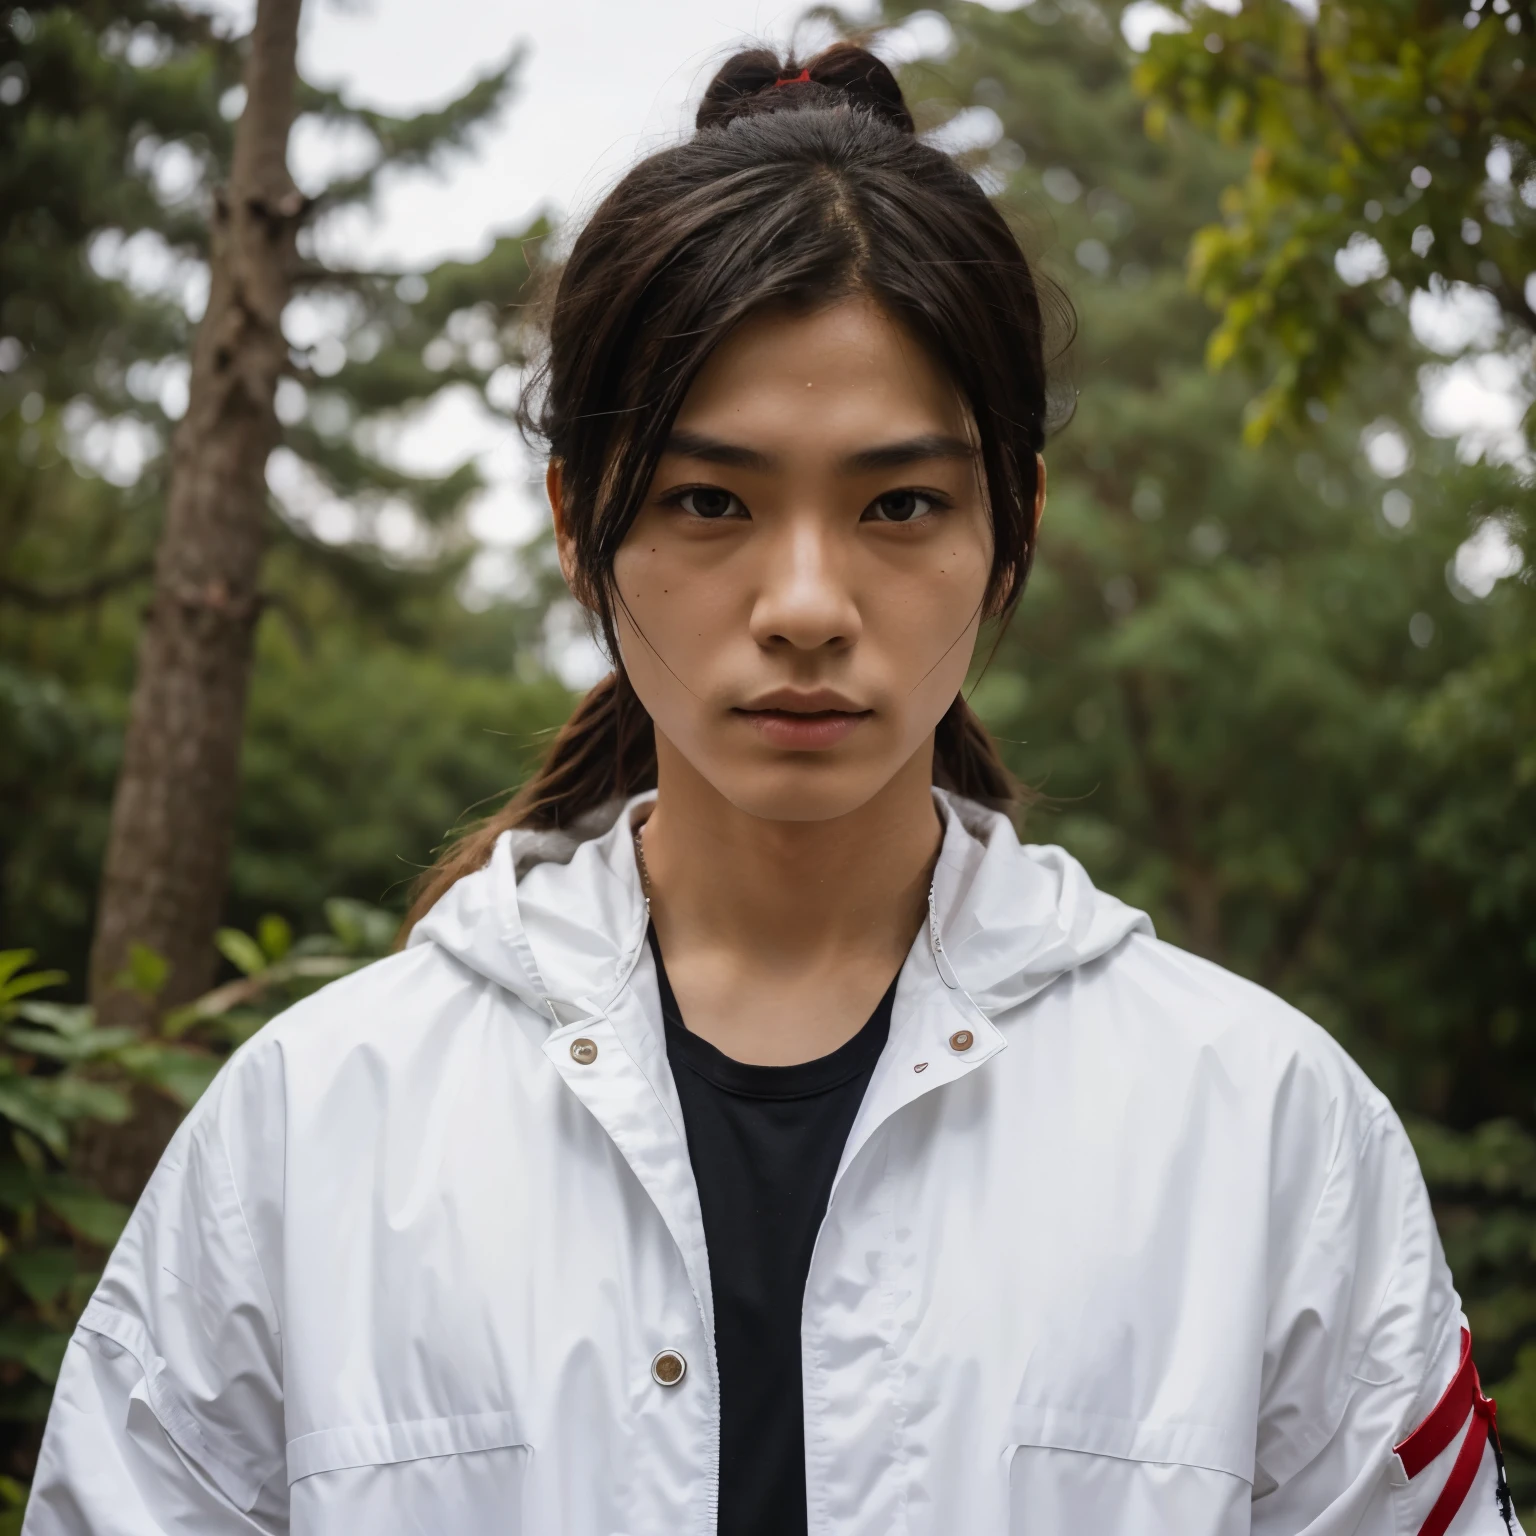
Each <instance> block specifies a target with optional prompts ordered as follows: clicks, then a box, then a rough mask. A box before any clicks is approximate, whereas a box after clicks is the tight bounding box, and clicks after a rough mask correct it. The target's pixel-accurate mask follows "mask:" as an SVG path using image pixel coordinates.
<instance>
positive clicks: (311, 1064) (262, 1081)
mask: <svg viewBox="0 0 1536 1536" xmlns="http://www.w3.org/2000/svg"><path fill="white" fill-rule="evenodd" d="M547 1028H548V1024H547V1022H541V1021H539V1020H537V1019H536V1018H535V1017H534V1016H533V1015H532V1014H531V1013H530V1011H529V1010H528V1009H527V1008H526V1007H525V1006H523V1005H522V1004H520V1003H518V1002H517V1001H516V999H514V998H513V997H512V996H511V995H510V994H508V993H507V992H505V991H504V990H503V989H502V988H501V987H499V986H497V985H496V983H495V982H493V981H491V980H489V979H488V978H486V977H484V976H481V975H479V974H477V973H476V972H474V971H472V970H470V969H469V968H468V967H467V966H465V965H463V964H461V963H460V962H459V961H457V960H455V959H454V958H453V957H452V956H450V955H448V954H445V953H444V952H443V951H442V950H441V949H440V948H439V947H438V946H437V945H435V944H423V945H417V946H413V947H412V948H409V949H406V950H403V951H401V952H400V953H398V954H394V955H390V956H388V957H386V958H385V959H382V960H376V961H374V962H373V963H372V964H370V965H367V966H364V967H363V968H362V969H360V970H357V971H354V972H353V973H352V974H350V975H348V976H344V977H342V978H340V979H339V980H337V981H333V982H331V983H330V984H329V985H327V986H325V987H322V988H321V989H320V990H319V991H317V992H315V993H313V994H312V995H311V996H309V997H307V998H305V999H303V1000H302V1001H301V1002H299V1003H297V1004H295V1005H294V1006H293V1007H291V1008H289V1009H287V1010H285V1011H284V1012H283V1013H280V1014H279V1015H278V1016H277V1017H276V1018H274V1019H272V1020H271V1021H270V1022H269V1023H267V1024H266V1025H264V1026H263V1027H262V1028H261V1029H260V1030H259V1031H258V1032H257V1033H256V1034H255V1035H254V1036H253V1037H252V1038H251V1039H250V1040H248V1041H247V1042H246V1043H245V1044H244V1045H243V1046H241V1047H240V1049H239V1050H238V1051H236V1052H235V1053H234V1054H233V1055H232V1056H231V1057H230V1059H229V1060H228V1061H227V1062H226V1063H225V1065H224V1067H223V1068H222V1069H221V1070H220V1072H219V1074H218V1075H217V1077H216V1078H215V1079H214V1081H213V1083H212V1085H211V1086H210V1087H209V1089H208V1091H207V1092H206V1093H205V1094H204V1095H203V1097H202V1098H201V1099H200V1100H199V1102H198V1104H197V1105H196V1106H195V1108H194V1109H193V1110H192V1112H191V1114H190V1115H189V1116H188V1119H187V1123H186V1124H185V1126H184V1127H183V1135H182V1136H180V1137H178V1143H179V1144H180V1145H182V1146H185V1147H186V1148H187V1150H188V1151H190V1150H191V1149H192V1148H193V1147H195V1146H200V1145H203V1144H206V1143H210V1142H212V1141H216V1142H217V1143H218V1144H219V1148H220V1153H221V1155H223V1156H227V1157H229V1158H230V1159H232V1160H233V1161H234V1163H235V1164H236V1168H237V1175H238V1176H240V1177H241V1178H242V1179H243V1178H244V1177H245V1176H246V1171H247V1170H249V1173H250V1176H251V1177H256V1176H258V1175H259V1174H260V1173H261V1170H262V1169H264V1168H266V1169H270V1168H273V1167H276V1168H278V1169H281V1167H282V1165H283V1160H284V1159H283V1148H284V1146H285V1145H288V1144H291V1132H292V1131H293V1130H294V1128H295V1127H298V1126H308V1127H310V1128H315V1127H323V1126H324V1125H326V1124H330V1125H333V1126H339V1125H342V1124H351V1125H353V1126H357V1125H360V1124H364V1123H367V1122H369V1121H370V1120H372V1119H374V1118H376V1117H378V1116H382V1115H393V1114H397V1113H398V1112H400V1111H401V1109H402V1108H403V1107H405V1106H406V1105H408V1104H410V1103H414V1102H419V1101H420V1100H421V1099H422V1098H423V1097H424V1096H430V1095H431V1094H432V1093H433V1092H434V1091H436V1090H437V1089H440V1088H441V1087H442V1086H443V1083H444V1080H445V1079H446V1078H449V1077H462V1076H465V1075H466V1074H467V1075H471V1076H472V1075H473V1074H474V1072H475V1070H476V1063H477V1062H479V1063H480V1064H481V1065H482V1066H483V1067H484V1068H485V1069H486V1070H494V1067H495V1064H496V1061H497V1059H498V1057H500V1056H504V1055H506V1053H507V1052H508V1051H513V1050H532V1049H535V1048H536V1037H537V1036H539V1035H540V1034H542V1032H543V1031H545V1030H547ZM178 1143H173V1146H172V1148H171V1149H170V1151H169V1152H168V1154H167V1155H168V1156H171V1155H173V1154H174V1153H175V1152H176V1151H177V1146H178Z"/></svg>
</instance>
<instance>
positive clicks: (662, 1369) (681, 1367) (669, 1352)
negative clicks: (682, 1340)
mask: <svg viewBox="0 0 1536 1536" xmlns="http://www.w3.org/2000/svg"><path fill="white" fill-rule="evenodd" d="M687 1374H688V1362H687V1361H686V1360H684V1359H683V1357H682V1356H681V1355H680V1354H678V1352H677V1351H676V1350H675V1349H664V1350H662V1352H661V1353H660V1354H659V1355H657V1356H656V1358H655V1359H654V1360H652V1361H651V1380H652V1381H654V1382H655V1383H656V1385H657V1386H658V1387H675V1386H676V1385H677V1384H678V1382H680V1381H681V1380H682V1379H683V1377H684V1376H686V1375H687Z"/></svg>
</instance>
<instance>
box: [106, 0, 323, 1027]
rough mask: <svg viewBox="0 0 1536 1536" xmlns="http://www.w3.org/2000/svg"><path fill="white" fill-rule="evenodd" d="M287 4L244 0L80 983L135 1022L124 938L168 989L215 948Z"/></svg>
mask: <svg viewBox="0 0 1536 1536" xmlns="http://www.w3.org/2000/svg"><path fill="white" fill-rule="evenodd" d="M301 3H302V0H259V3H258V5H257V8H256V21H255V26H254V27H253V29H252V32H251V36H250V39H249V42H248V45H247V55H246V67H245V108H244V111H243V112H242V113H241V114H240V119H239V122H238V123H237V125H236V128H235V139H234V157H233V162H232V165H231V169H230V176H229V182H228V184H227V187H224V188H220V189H219V191H218V192H217V193H216V195H215V199H214V208H213V238H212V243H211V247H210V252H209V275H210V285H209V294H208V308H207V312H206V313H205V315H204V317H203V320H202V323H201V325H200V326H199V327H198V332H197V340H196V343H195V345H194V347H193V350H192V368H191V381H190V385H189V394H188V408H187V413H186V415H185V416H184V417H183V418H182V421H181V424H180V426H179V427H178V428H177V430H176V434H175V438H174V440H173V444H172V455H171V469H170V483H169V487H168V500H167V511H166V520H165V525H164V527H163V528H162V530H161V534H160V541H159V549H158V552H157V555H156V560H155V587H154V595H153V597H152V598H151V600H150V607H149V616H148V620H147V622H146V624H145V629H144V635H143V638H142V640H141V642H140V648H139V664H138V678H137V682H136V683H135V686H134V693H133V702H132V706H131V708H130V711H129V716H128V732H127V737H126V740H125V743H124V751H123V764H122V768H121V770H120V772H119V774H118V780H117V792H116V795H115V796H114V799H113V804H112V820H111V831H110V835H109V837H108V841H107V856H106V864H105V867H104V869H103V871H102V891H101V904H100V908H99V910H98V912H97V918H96V939H95V944H94V946H93V949H92V954H91V995H92V998H93V1000H94V1001H95V1003H96V1006H97V1008H98V1011H100V1012H101V1014H102V1016H103V1017H104V1018H106V1019H108V1020H110V1021H111V1022H112V1023H146V1022H148V1012H147V1009H146V1007H145V1003H144V1000H143V997H142V994H140V993H139V992H136V991H135V990H134V989H133V988H131V987H130V986H126V985H123V984H122V983H121V982H120V981H119V979H118V978H119V976H120V975H122V974H123V973H124V972H125V970H126V968H127V966H128V964H129V961H130V959H131V955H132V951H133V949H134V947H135V946H138V947H141V948H145V949H150V950H153V951H154V952H155V953H156V954H158V955H159V956H160V957H161V958H162V959H163V960H165V961H166V963H167V965H168V967H169V977H170V978H174V979H172V980H171V981H170V986H171V989H172V990H171V992H170V998H171V1000H173V1001H187V1000H189V999H190V998H192V997H195V996H196V995H198V994H199V993H201V992H204V991H206V990H207V988H208V986H209V985H210V984H211V983H212V980H213V973H214V969H215V966H216V963H217V954H216V951H214V949H213V946H212V942H211V941H212V938H213V931H214V929H215V928H216V927H217V925H218V913H219V911H220V908H221V906H222V903H223V895H224V881H225V876H226V872H227V868H228V863H229V849H230V840H231V836H232V834H233V830H234V816H235V804H236V796H237V792H238V785H239V761H240V742H241V735H242V726H243V724H244V719H245V694H246V684H247V679H248V676H249V672H250V663H251V648H252V638H253V635H254V632H255V628H256V620H257V617H258V616H259V613H260V607H261V597H260V593H259V589H258V585H259V581H260V573H261V557H262V554H263V546H264V544H265V542H266V541H265V533H266V498H267V484H266V468H267V459H268V457H269V456H270V454H271V452H272V450H273V449H274V448H275V447H276V446H277V444H278V440H279V435H280V434H279V427H278V420H277V411H276V404H275V400H276V394H277V383H278V379H279V378H280V377H281V375H282V373H283V371H284V368H285V365H286V363H287V353H288V347H287V343H286V341H285V340H284V338H283V310H284V309H285V308H286V307H287V304H288V300H289V298H290V296H291V290H292V279H293V270H294V267H295V265H296V263H297V255H298V244H297V241H298V231H299V226H300V222H301V220H302V217H303V214H304V211H305V208H306V200H305V198H304V197H302V196H301V195H300V193H299V191H298V189H297V188H296V187H295V186H294V184H293V179H292V178H291V177H290V176H289V174H288V132H289V128H290V127H291V125H292V122H293V115H294V93H295V84H296V74H297V68H296V61H297V53H298V38H299V11H300V6H301Z"/></svg>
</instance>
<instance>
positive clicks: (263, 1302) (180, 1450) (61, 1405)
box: [22, 1037, 288, 1536]
mask: <svg viewBox="0 0 1536 1536" xmlns="http://www.w3.org/2000/svg"><path fill="white" fill-rule="evenodd" d="M260 1043H261V1042H260V1037H258V1040H257V1041H255V1042H253V1043H252V1046H249V1047H247V1048H246V1051H244V1052H241V1053H240V1054H239V1055H237V1056H236V1057H235V1058H234V1059H233V1060H232V1061H231V1062H230V1063H229V1064H228V1065H227V1066H226V1067H225V1069H224V1071H223V1072H222V1073H221V1074H220V1076H219V1078H218V1079H217V1080H216V1081H215V1082H214V1084H213V1085H212V1087H210V1089H209V1090H208V1092H207V1094H205V1095H204V1097H203V1099H202V1101H201V1102H200V1103H199V1104H198V1106H197V1108H196V1109H195V1110H194V1111H193V1112H192V1114H191V1116H190V1117H189V1118H188V1120H187V1121H186V1122H185V1123H184V1124H183V1125H182V1127H181V1129H180V1130H179V1131H178V1132H177V1134H176V1136H175V1137H174V1139H173V1140H172V1142H171V1144H170V1146H169V1147H168V1148H167V1149H166V1152H165V1155H164V1157H163V1158H162V1159H161V1162H160V1166H159V1168H158V1169H157V1170H156V1172H155V1174H154V1177H153V1178H152V1179H151V1180H150V1183H149V1186H148V1188H147V1189H146V1190H145V1192H144V1195H143V1197H142V1199H141V1200H140V1201H139V1204H138V1207H137V1208H136V1209H135V1211H134V1213H133V1217H132V1219H131V1220H130V1221H129V1224H128V1227H127V1229H126V1230H125V1231H124V1233H123V1236H122V1238H121V1240H120V1241H119V1242H118V1245H117V1247H116V1249H115V1250H114V1251H113V1254H112V1257H111V1259H110V1261H109V1262H108V1264H107V1268H106V1271H105V1273H104V1274H103V1276H102V1280H101V1284H100V1285H99V1286H98V1288H97V1290H96V1293H95V1295H94V1296H93V1297H92V1298H91V1301H90V1303H89V1304H88V1305H87V1307H86V1309H85V1312H84V1313H83V1315H82V1316H81V1319H80V1323H79V1326H78V1327H77V1329H76V1331H75V1334H74V1337H73V1338H72V1340H71V1341H70V1344H69V1348H68V1350H67V1351H66V1353H65V1357H64V1364H63V1368H62V1370H61V1371H60V1373H59V1381H58V1386H57V1388H56V1390H55V1393H54V1399H53V1406H52V1410H51V1412H50V1413H49V1416H48V1425H47V1429H46V1431H45V1433H44V1436H43V1445H42V1450H41V1453H40V1456H39V1459H38V1467H37V1476H36V1479H35V1481H34V1483H33V1488H32V1496H31V1500H30V1502H29V1504H28V1507H27V1514H26V1520H25V1523H24V1524H23V1527H22V1531H23V1536H169V1533H177V1536H182V1533H186V1536H190V1533H193V1532H196V1533H197V1536H235V1533H237V1532H238V1533H240V1536H246V1533H268V1536H270V1533H278V1532H284V1531H286V1530H287V1529H288V1518H287V1502H288V1501H287V1492H288V1490H287V1482H286V1477H285V1464H284V1454H285V1443H284V1433H283V1386H282V1348H281V1339H280V1326H279V1313H278V1306H277V1302H276V1300H275V1299H274V1295H273V1291H272V1289H271V1288H270V1287H269V1284H268V1279H267V1276H268V1275H269V1274H275V1273H279V1272H280V1270H279V1269H278V1266H277V1263H276V1259H277V1255H275V1254H271V1253H266V1254H264V1253H261V1252H259V1251H258V1239H257V1237H256V1236H255V1235H253V1233H260V1232H262V1231H263V1230H264V1228H265V1230H268V1231H270V1232H275V1231H277V1230H278V1224H277V1223H274V1222H270V1221H267V1222H265V1223H264V1222H263V1218H262V1212H261V1211H260V1210H259V1209H254V1207H256V1206H258V1205H259V1204H260V1203H261V1202H260V1200H259V1197H258V1199H257V1200H255V1201H253V1200H252V1199H251V1198H250V1197H249V1195H247V1196H246V1197H245V1198H243V1197H242V1190H241V1188H240V1184H239V1181H238V1180H237V1176H236V1163H235V1162H234V1161H233V1160H232V1159H231V1155H230V1151H229V1147H230V1145H231V1144H232V1143H233V1144H236V1145H240V1146H241V1147H242V1149H243V1150H242V1152H241V1156H240V1162H241V1164H242V1166H256V1167H260V1166H261V1165H262V1164H263V1163H265V1164H266V1165H267V1168H266V1174H267V1177H268V1178H269V1180H270V1181H272V1182H273V1183H274V1185H275V1187H276V1188H278V1189H280V1187H281V1176H282V1133H281V1129H280V1126H281V1120H282V1116H281V1102H280V1099H279V1101H278V1102H277V1103H276V1104H275V1105H274V1104H273V1103H272V1102H271V1095H270V1093H268V1092H266V1091H264V1088H263V1078H264V1076H265V1074H264V1071H263V1069H262V1068H261V1065H260V1063H259V1062H257V1061H254V1060H253V1058H252V1056H251V1054H250V1053H251V1052H252V1050H253V1048H254V1047H256V1046H257V1045H259V1044H260ZM265 1054H266V1055H267V1057H268V1058H269V1061H270V1058H271V1057H273V1056H274V1055H275V1053H274V1052H272V1051H270V1050H269V1051H267V1052H266V1053H265ZM274 1111H275V1112H274ZM274 1160H275V1166H274ZM264 1261H265V1263H264Z"/></svg>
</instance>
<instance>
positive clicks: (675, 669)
mask: <svg viewBox="0 0 1536 1536" xmlns="http://www.w3.org/2000/svg"><path fill="white" fill-rule="evenodd" d="M699 553H700V551H697V550H689V549H687V548H686V547H684V548H679V547H678V546H677V544H676V542H675V541H668V540H667V539H666V538H665V537H664V536H660V535H653V536H651V537H647V536H646V530H645V528H644V527H643V526H639V527H637V528H636V529H635V531H634V533H633V534H631V536H630V537H629V538H628V539H626V540H625V542H624V544H623V545H622V547H621V548H620V549H619V552H618V554H617V556H616V557H615V559H614V562H613V576H614V584H615V587H616V588H617V593H618V599H619V601H618V604H617V608H618V612H617V615H616V617H617V621H618V630H619V639H620V643H621V645H622V647H623V651H624V664H625V667H626V669H627V670H628V672H629V674H630V676H631V678H632V679H634V680H635V683H636V686H637V687H639V686H640V681H641V679H642V678H649V677H650V676H651V674H652V673H654V674H656V677H657V679H658V682H661V683H664V680H665V679H668V678H673V675H674V674H676V678H681V679H683V680H685V681H686V680H688V679H689V678H690V677H691V676H693V675H696V674H697V673H698V672H699V671H700V670H701V668H702V667H703V665H704V664H705V663H706V662H707V661H708V659H709V658H710V657H711V656H712V655H714V654H716V653H717V652H718V650H719V648H720V646H721V645H722V643H723V642H724V641H725V639H726V637H727V636H728V635H729V634H731V633H733V632H734V631H735V630H737V629H740V628H742V624H741V622H740V619H739V616H738V614H737V612H736V609H737V608H738V607H739V606H740V605H739V603H738V602H737V601H736V599H735V596H734V594H733V592H732V589H731V585H730V583H728V582H726V581H724V580H722V579H720V573H719V572H711V571H710V570H708V569H701V568H700V567H701V562H700V560H699V558H698V555H699ZM704 564H706V565H707V562H704ZM675 680H676V679H675V678H674V681H675Z"/></svg>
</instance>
